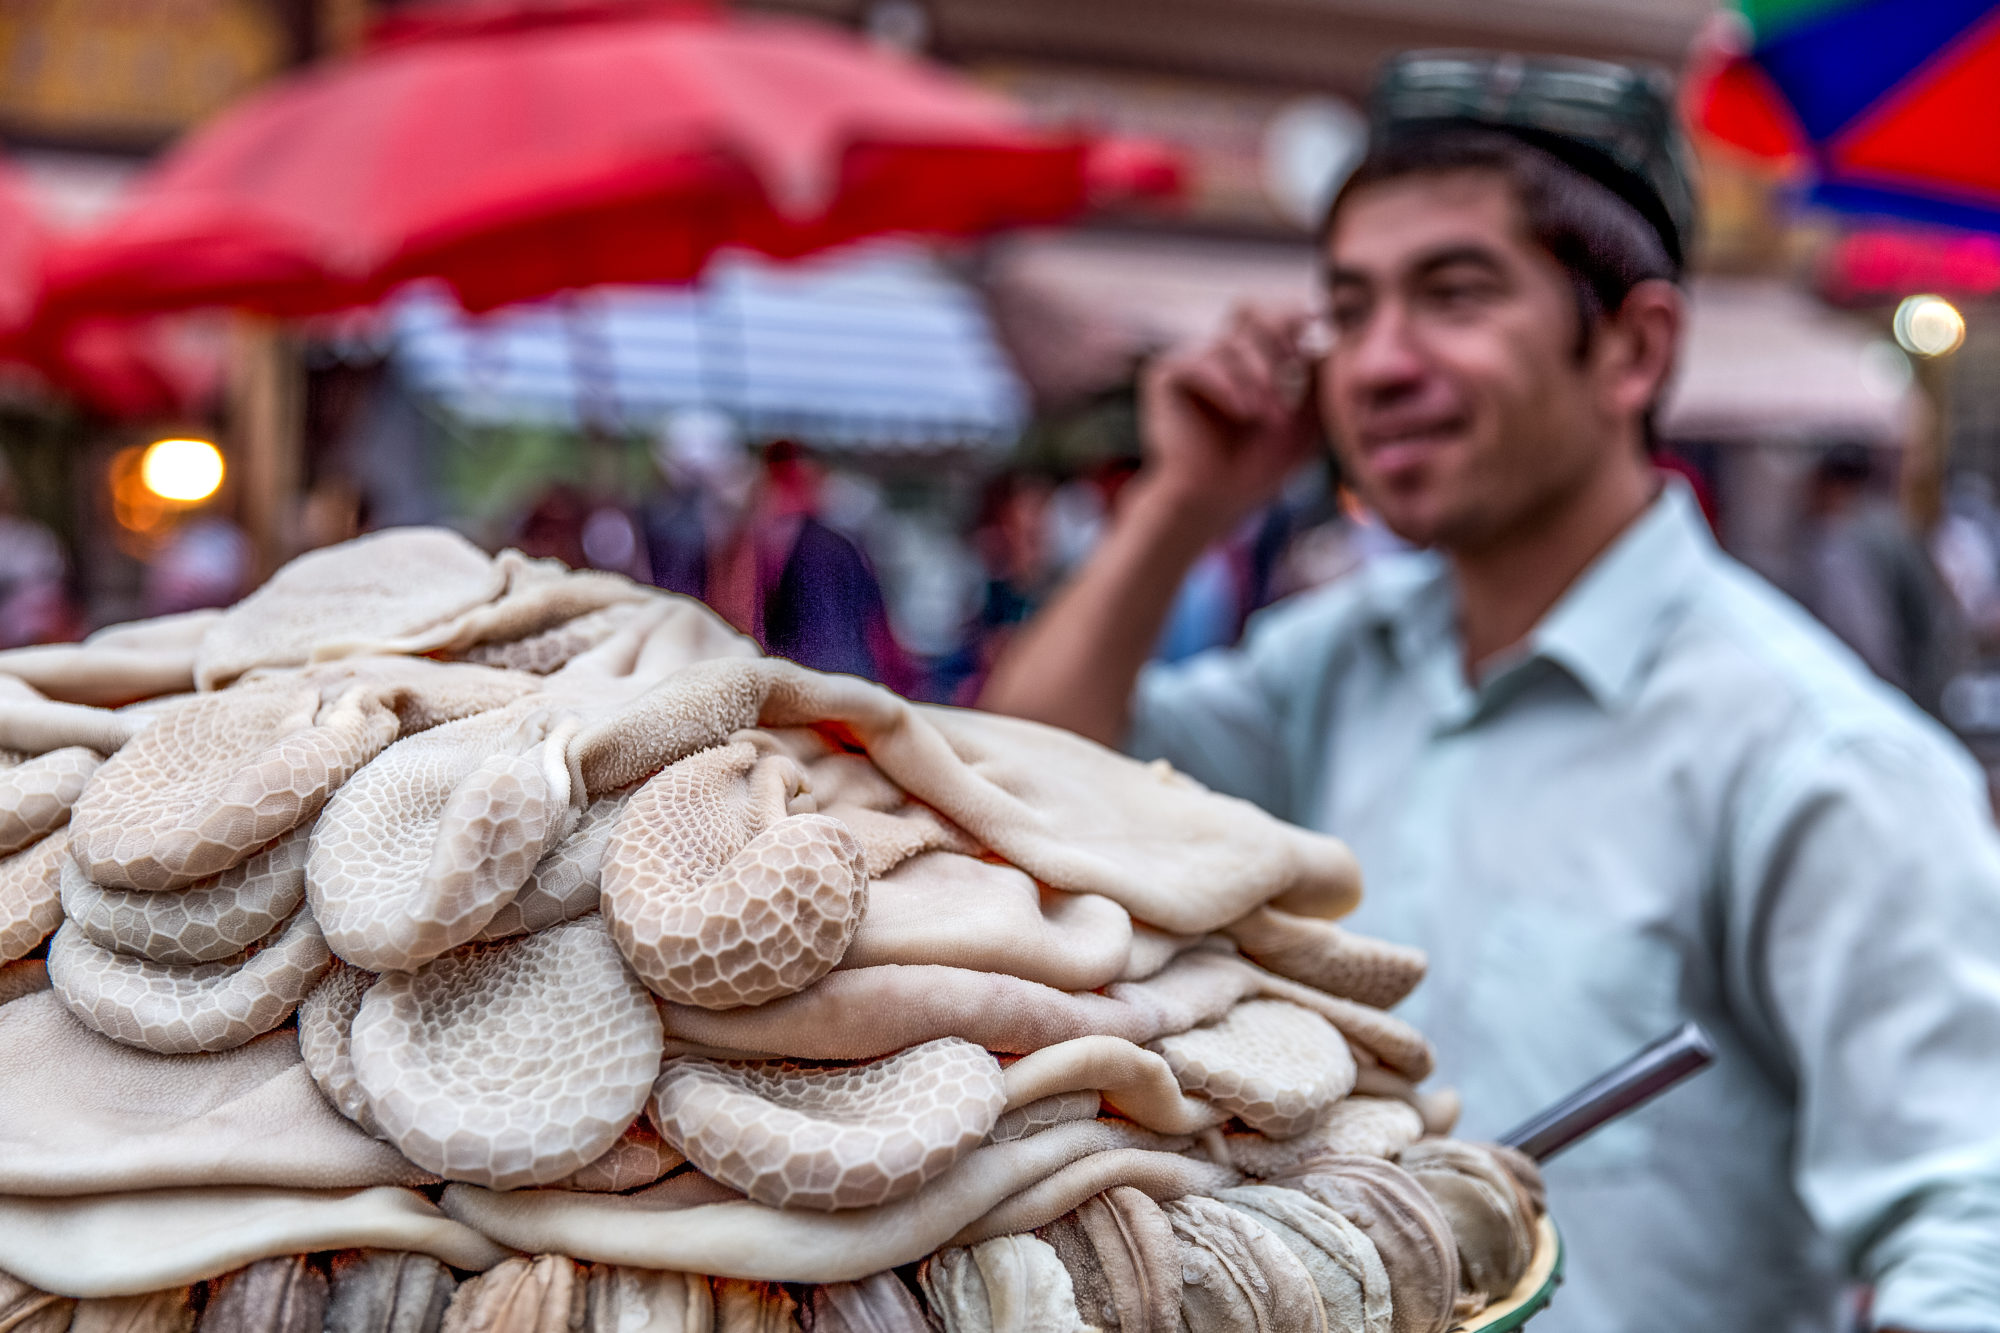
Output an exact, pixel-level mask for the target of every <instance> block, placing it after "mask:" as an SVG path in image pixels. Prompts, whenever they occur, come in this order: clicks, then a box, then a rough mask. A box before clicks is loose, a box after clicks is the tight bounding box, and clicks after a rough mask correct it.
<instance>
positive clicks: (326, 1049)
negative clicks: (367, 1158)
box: [299, 958, 382, 1138]
mask: <svg viewBox="0 0 2000 1333" xmlns="http://www.w3.org/2000/svg"><path fill="white" fill-rule="evenodd" d="M374 984H375V974H374V973H373V972H370V971H368V970H366V969H365V968H359V967H355V966H353V965H352V964H350V963H346V962H343V961H342V960H341V959H339V958H335V959H334V960H333V963H332V965H331V966H330V967H329V968H328V969H327V973H326V975H325V976H324V977H321V978H320V981H319V984H318V985H316V986H314V987H313V988H312V990H311V991H310V992H308V993H307V995H306V998H305V999H303V1000H301V1001H300V1002H299V1058H300V1059H302V1060H304V1061H305V1066H306V1071H307V1072H308V1073H310V1074H311V1075H312V1081H313V1083H314V1084H315V1085H316V1086H317V1087H318V1088H319V1090H320V1092H321V1094H323V1095H324V1096H325V1097H326V1099H327V1101H328V1102H330V1103H332V1105H333V1109H334V1110H336V1111H338V1112H340V1113H341V1114H342V1115H344V1116H346V1117H347V1118H348V1119H349V1120H352V1121H353V1122H354V1123H355V1124H357V1125H359V1126H360V1127H361V1128H362V1129H364V1130H366V1131H367V1132H368V1133H370V1134H373V1135H375V1136H376V1137H377V1138H380V1137H381V1134H382V1127H381V1126H380V1125H378V1124H376V1123H375V1113H374V1112H373V1111H370V1110H369V1109H368V1096H367V1094H366V1093H364V1092H362V1091H361V1083H360V1081H359V1080H357V1079H356V1078H355V1077H354V1047H353V1042H352V1037H353V1032H354V1016H355V1015H356V1014H358V1013H360V1012H361V1001H362V999H363V998H364V997H365V996H366V995H367V994H368V988H369V987H370V986H373V985H374Z"/></svg>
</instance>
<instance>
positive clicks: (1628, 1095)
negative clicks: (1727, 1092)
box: [1500, 1023, 1715, 1162]
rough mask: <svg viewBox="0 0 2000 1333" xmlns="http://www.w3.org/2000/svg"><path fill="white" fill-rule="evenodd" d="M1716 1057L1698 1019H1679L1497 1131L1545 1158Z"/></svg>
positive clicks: (1508, 1143)
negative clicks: (1505, 1129)
mask: <svg viewBox="0 0 2000 1333" xmlns="http://www.w3.org/2000/svg"><path fill="white" fill-rule="evenodd" d="M1713 1063H1715V1042H1714V1041H1712V1040H1711V1039H1710V1038H1709V1035H1708V1034H1707V1033H1706V1032H1703V1031H1702V1030H1701V1025H1700V1024H1699V1023H1683V1024H1682V1025H1681V1026H1680V1028H1679V1030H1678V1031H1675V1032H1671V1033H1669V1034H1668V1035H1666V1036H1664V1037H1662V1038H1660V1039H1659V1040H1658V1041H1656V1042H1654V1043H1653V1044H1652V1045H1650V1046H1648V1047H1646V1048H1645V1049H1644V1050H1642V1051H1640V1052H1639V1053H1638V1054H1636V1055H1634V1056H1632V1057H1631V1058H1630V1059H1628V1060H1625V1061H1624V1062H1622V1063H1620V1064H1618V1065H1615V1066H1613V1067H1612V1068H1611V1069H1609V1070H1607V1071H1606V1072H1604V1073H1603V1074H1600V1075H1598V1076H1597V1077H1596V1078H1594V1079H1592V1080H1591V1081H1590V1082H1588V1083H1586V1084H1584V1085H1583V1086H1582V1087H1580V1088H1578V1089H1577V1090H1576V1091H1575V1092H1572V1093H1571V1094H1570V1095H1569V1096H1567V1097H1565V1098H1563V1099H1562V1100H1561V1101H1559V1102H1557V1103H1556V1104H1555V1105H1553V1106H1551V1107H1549V1108H1548V1109H1547V1110H1545V1111H1543V1112H1541V1113H1540V1114H1538V1115H1535V1116H1532V1117H1530V1118H1529V1119H1528V1120H1526V1121H1524V1122H1523V1123H1522V1124H1520V1125H1517V1126H1515V1128H1514V1129H1513V1130H1512V1131H1510V1132H1509V1133H1506V1134H1503V1135H1502V1136H1501V1137H1500V1142H1501V1143H1503V1144H1505V1145H1506V1146H1507V1147H1509V1148H1518V1149H1520V1150H1521V1151H1522V1152H1524V1153H1526V1154H1527V1155H1528V1156H1530V1157H1532V1158H1534V1159H1535V1160H1536V1161H1538V1162H1546V1161H1547V1160H1548V1159H1549V1158H1551V1157H1554V1156H1555V1155H1556V1154H1557V1153H1559V1152H1561V1151H1562V1150H1563V1149H1564V1148H1567V1147H1569V1145H1570V1144H1572V1143H1575V1142H1576V1141H1577V1140H1578V1139H1580V1138H1582V1137H1583V1136H1584V1135H1586V1134H1588V1133H1590V1132H1591V1131H1592V1130H1594V1129H1596V1128H1597V1127H1598V1126H1599V1125H1602V1124H1604V1123H1605V1122H1606V1121H1608V1120H1611V1119H1614V1118H1616V1117H1618V1116H1621V1115H1623V1114H1625V1113H1626V1112H1627V1111H1629V1110H1631V1109H1632V1108H1633V1107H1635V1106H1638V1105H1640V1104H1641V1103H1643V1102H1647V1101H1650V1100H1652V1099H1653V1098H1654V1097H1657V1096H1659V1095H1660V1094H1661V1093H1663V1092H1665V1091H1666V1090H1667V1089H1668V1088H1671V1087H1672V1086H1673V1085H1674V1084H1676V1083H1678V1082H1680V1081H1681V1080H1682V1079H1684V1078H1686V1077H1688V1076H1689V1075H1691V1074H1695V1073H1699V1072H1700V1071H1701V1070H1703V1069H1706V1068H1708V1066H1709V1065H1711V1064H1713Z"/></svg>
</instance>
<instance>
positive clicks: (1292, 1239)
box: [1216, 1185, 1394, 1333]
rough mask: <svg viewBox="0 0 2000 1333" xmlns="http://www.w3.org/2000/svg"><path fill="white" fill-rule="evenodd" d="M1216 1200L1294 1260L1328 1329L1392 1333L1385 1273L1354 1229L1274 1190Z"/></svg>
mask: <svg viewBox="0 0 2000 1333" xmlns="http://www.w3.org/2000/svg"><path fill="white" fill-rule="evenodd" d="M1216 1198H1217V1199H1219V1200H1220V1201H1221V1202H1223V1203H1226V1204H1228V1205H1229V1206H1230V1207H1231V1208H1237V1209H1241V1210H1242V1211H1244V1212H1246V1213H1249V1214H1250V1215H1251V1216H1252V1217H1255V1218H1256V1219H1257V1220H1258V1221H1260V1222H1262V1223H1263V1224H1264V1226H1265V1228H1266V1229H1268V1230H1269V1231H1270V1232H1271V1234H1272V1235H1274V1236H1276V1237H1277V1238H1278V1240H1279V1242H1280V1243H1281V1244H1282V1245H1284V1246H1285V1248H1286V1249H1288V1250H1290V1251H1291V1252H1292V1253H1293V1254H1295V1255H1297V1256H1298V1260H1299V1262H1300V1263H1301V1264H1303V1265H1305V1270H1306V1272H1307V1273H1309V1274H1311V1275H1312V1280H1313V1285H1314V1286H1316V1287H1318V1288H1319V1298H1320V1305H1321V1306H1322V1307H1324V1309H1325V1310H1326V1323H1327V1327H1328V1328H1329V1329H1341V1330H1352V1333H1391V1328H1392V1323H1391V1313H1392V1311H1393V1309H1394V1299H1393V1297H1392V1295H1391V1293H1390V1288H1389V1272H1388V1270H1387V1269H1386V1268H1384V1267H1383V1266H1382V1258H1381V1256H1380V1255H1378V1254H1376V1253H1375V1243H1374V1242H1373V1241H1371V1240H1369V1239H1368V1237H1367V1235H1366V1234H1365V1233H1364V1232H1362V1230H1361V1229H1360V1228H1359V1227H1357V1226H1355V1225H1354V1223H1352V1222H1350V1221H1348V1220H1347V1219H1346V1218H1344V1217H1342V1216H1341V1215H1340V1214H1339V1213H1337V1212H1335V1211H1334V1210H1333V1209H1331V1208H1329V1207H1327V1206H1326V1205H1325V1204H1323V1203H1320V1202H1319V1201H1318V1200H1316V1199H1314V1198H1313V1197H1311V1196H1310V1195H1307V1194H1301V1193H1300V1192H1299V1191H1297V1190H1289V1189H1283V1188H1280V1187H1278V1186H1275V1185H1240V1186H1238V1187H1236V1188H1235V1189H1227V1190H1223V1191H1222V1192H1221V1193H1220V1194H1218V1195H1217V1196H1216Z"/></svg>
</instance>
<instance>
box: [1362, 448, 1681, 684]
mask: <svg viewBox="0 0 2000 1333" xmlns="http://www.w3.org/2000/svg"><path fill="white" fill-rule="evenodd" d="M1714 551H1715V541H1714V538H1713V537H1711V536H1710V535H1709V531H1708V524H1707V522H1706V521H1705V520H1704V519H1703V518H1702V516H1701V510H1700V509H1699V507H1698V506H1697V505H1696V504H1695V500H1694V496H1693V494H1692V493H1691V492H1690V491H1689V489H1688V487H1687V483H1686V482H1684V481H1682V480H1680V479H1679V478H1674V477H1670V478H1668V479H1667V483H1666V485H1665V487H1664V488H1663V489H1662V491H1661V494H1660V496H1659V498H1658V499H1657V500H1655V501H1654V502H1653V503H1652V505H1651V506H1649V507H1648V508H1647V509H1646V511H1645V512H1644V513H1642V514H1641V515H1640V516H1639V517H1638V519H1637V520H1636V521H1634V522H1633V523H1632V525H1631V526H1630V527H1628V528H1627V529H1626V530H1625V531H1624V532H1623V533H1621V534H1620V535H1619V536H1618V538H1617V539H1616V540H1615V541H1613V542H1612V544H1611V545H1610V547H1609V548H1607V549H1606V550H1605V552H1604V553H1603V554H1602V555H1600V556H1598V558H1597V559H1596V560H1595V561H1593V562H1592V563H1591V565H1590V567H1589V568H1587V569H1586V570H1584V572H1583V573H1582V575H1580V576H1579V577H1578V578H1577V580H1576V582H1575V583H1573V584H1571V585H1570V587H1569V589H1568V591H1566V592H1565V593H1564V594H1563V595H1562V597H1561V598H1560V599H1559V600H1558V601H1557V602H1556V604H1555V606H1554V607H1553V608H1551V609H1550V611H1549V613H1548V615H1546V616H1545V617H1543V619H1542V622H1541V624H1540V625H1538V626H1536V628H1535V630H1534V632H1533V633H1532V634H1530V635H1529V637H1528V642H1527V644H1526V647H1525V651H1524V652H1523V654H1522V660H1524V661H1525V660H1534V659H1540V660H1543V661H1546V662H1549V663H1551V664H1553V665H1555V666H1557V667H1560V668H1561V669H1562V670H1563V671H1565V672H1566V673H1568V674H1569V675H1570V676H1571V677H1572V678H1573V679H1575V680H1576V682H1577V683H1578V684H1579V685H1581V686H1582V687H1583V688H1584V690H1586V691H1587V692H1588V693H1589V694H1590V696H1591V697H1592V698H1593V699H1594V700H1596V702H1597V703H1598V704H1600V705H1601V706H1604V707H1607V708H1609V707H1615V706H1617V705H1620V704H1622V703H1624V702H1625V701H1627V700H1629V699H1630V698H1631V697H1632V695H1633V694H1634V693H1635V692H1636V690H1637V689H1638V686H1639V684H1640V683H1641V681H1642V680H1643V679H1644V677H1645V673H1646V668H1647V667H1648V666H1649V665H1650V664H1651V663H1652V661H1653V659H1654V657H1655V656H1656V655H1657V653H1658V651H1659V648H1660V645H1661V643H1662V642H1663V641H1664V640H1665V638H1666V636H1667V633H1668V632H1669V631H1670V630H1671V629H1672V627H1673V624H1674V622H1675V619H1676V615H1677V613H1678V612H1679V610H1680V609H1681V607H1682V606H1684V605H1685V603H1686V601H1687V598H1688V596H1689V594H1690V593H1691V591H1692V590H1693V586H1694V581H1695V579H1696V577H1697V575H1698V574H1699V573H1700V571H1701V570H1702V568H1703V567H1704V566H1705V565H1706V564H1707V563H1708V562H1709V561H1710V560H1711V559H1712V558H1713V555H1714ZM1368 605H1369V607H1370V609H1371V612H1372V614H1373V616H1374V618H1375V619H1376V620H1377V621H1378V622H1379V623H1380V624H1381V625H1382V627H1383V628H1384V629H1385V630H1386V631H1387V633H1388V634H1389V636H1390V639H1391V641H1392V643H1393V645H1394V649H1395V652H1396V655H1397V657H1398V659H1399V660H1400V661H1402V662H1403V663H1404V665H1405V666H1406V667H1419V666H1420V665H1421V664H1422V663H1424V662H1425V661H1426V659H1428V660H1429V661H1430V662H1431V663H1432V664H1434V665H1437V666H1438V668H1439V670H1444V669H1445V667H1446V666H1447V665H1448V666H1449V670H1450V672H1451V674H1452V675H1454V676H1458V677H1459V681H1458V682H1457V683H1458V686H1459V690H1454V691H1452V693H1458V692H1459V691H1462V690H1463V688H1464V686H1463V680H1462V669H1461V667H1460V660H1461V651H1460V646H1459V639H1458V629H1457V624H1456V617H1455V610H1454V592H1453V589H1452V586H1451V577H1450V570H1449V567H1448V566H1447V565H1446V564H1445V562H1444V561H1443V560H1442V559H1440V558H1439V557H1438V556H1436V555H1435V554H1433V553H1430V552H1421V553H1417V554H1415V555H1411V556H1402V557H1395V558H1391V559H1387V560H1383V561H1381V562H1380V563H1379V565H1378V567H1377V568H1376V570H1374V571H1373V577H1372V578H1371V580H1370V587H1369V591H1368ZM1519 664H1520V663H1518V662H1517V663H1516V665H1517V666H1518V665H1519ZM1511 674H1512V672H1511V671H1510V670H1507V669H1502V670H1501V671H1500V672H1497V673H1495V675H1496V676H1501V675H1511ZM1489 683H1490V682H1489ZM1442 684H1443V683H1442V682H1440V687H1441V688H1442ZM1463 702H1464V703H1465V704H1466V705H1468V706H1471V705H1473V703H1474V701H1473V700H1471V699H1470V698H1467V699H1465V700H1464V701H1463ZM1454 711H1456V710H1454Z"/></svg>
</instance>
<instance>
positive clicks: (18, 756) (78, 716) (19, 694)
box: [0, 677, 148, 791]
mask: <svg viewBox="0 0 2000 1333" xmlns="http://www.w3.org/2000/svg"><path fill="white" fill-rule="evenodd" d="M5 679H9V680H11V679H12V678H11V677H6V678H5ZM14 684H15V689H14V690H10V691H9V692H8V693H7V694H5V695H0V751H4V752H5V753H6V754H7V756H8V757H9V758H10V759H12V760H13V761H15V763H16V764H17V765H18V764H19V763H21V762H22V761H25V760H26V759H28V758H30V757H31V756H38V755H44V754H51V753H53V752H55V751H57V750H65V749H83V750H88V751H90V752H91V757H92V758H93V759H96V760H99V761H102V760H103V758H104V756H105V755H107V754H110V753H111V752H112V751H114V750H117V749H119V748H120V747H122V746H123V745H124V744H125V743H126V742H127V741H130V740H131V739H132V737H134V736H135V735H137V734H138V733H139V732H140V731H142V730H143V729H144V728H145V726H146V723H147V721H148V719H147V718H146V717H145V716H142V715H141V714H139V713H137V712H131V711H113V710H112V709H109V708H93V707H90V706H89V705H87V704H72V703H62V702H59V701H57V700H54V699H43V698H40V697H37V696H36V695H35V694H34V692H33V691H32V690H29V689H28V688H27V687H26V686H22V685H21V684H20V683H19V682H18V681H16V682H14ZM77 763H78V761H77V759H76V758H75V757H73V756H72V757H68V758H66V759H64V760H62V761H59V762H58V764H57V765H56V766H55V767H57V768H58V769H68V768H71V767H73V766H75V765H76V764H77ZM22 780H23V781H24V782H25V783H26V784H27V786H28V787H29V788H30V790H31V791H32V790H33V789H34V788H36V787H37V786H44V784H46V783H47V781H48V778H47V777H45V776H38V775H36V774H34V773H29V774H25V775H23V779H22ZM4 786H5V784H4V783H0V789H4Z"/></svg>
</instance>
